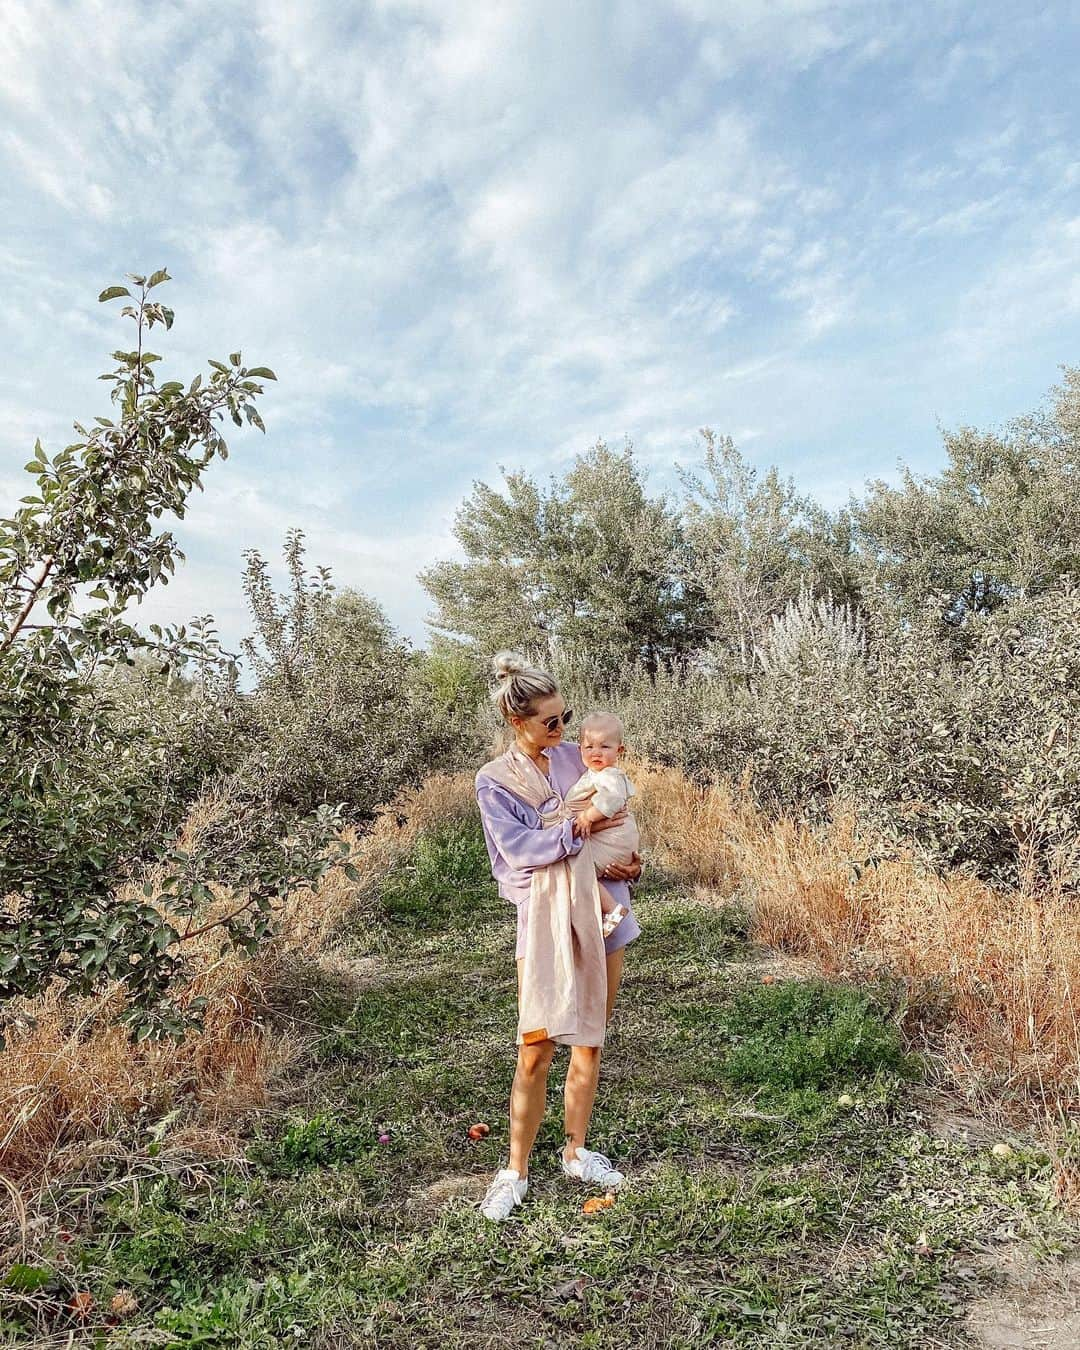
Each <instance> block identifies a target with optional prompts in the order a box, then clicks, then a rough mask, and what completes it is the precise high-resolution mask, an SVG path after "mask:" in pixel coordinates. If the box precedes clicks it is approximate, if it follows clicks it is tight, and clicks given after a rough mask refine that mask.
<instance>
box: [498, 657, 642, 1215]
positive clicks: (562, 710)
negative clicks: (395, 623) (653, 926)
mask: <svg viewBox="0 0 1080 1350" xmlns="http://www.w3.org/2000/svg"><path fill="white" fill-rule="evenodd" d="M494 667H495V673H496V676H497V678H498V684H497V687H496V688H495V689H494V690H493V692H492V699H493V700H494V701H495V703H496V705H497V707H498V708H499V711H500V712H501V713H502V716H503V718H504V719H505V721H506V722H507V723H508V724H509V725H510V726H511V727H512V728H513V730H514V745H513V746H512V747H511V748H510V750H509V751H507V754H506V756H501V757H500V758H499V759H497V760H493V761H492V762H491V763H490V764H488V765H485V766H484V768H483V769H481V770H480V772H479V773H478V774H477V776H476V798H477V801H478V803H479V805H480V817H481V820H482V822H483V826H484V838H485V840H486V842H487V848H488V855H489V856H490V858H491V870H492V873H493V875H494V877H495V879H496V881H497V882H498V883H499V893H500V894H501V895H502V896H504V897H505V898H506V899H507V900H510V901H511V902H512V903H513V904H515V905H516V906H517V949H516V952H515V959H516V961H517V969H518V998H519V1004H521V1003H522V1002H523V998H522V996H523V992H524V991H523V986H522V980H523V974H525V973H526V972H525V967H526V955H527V954H528V955H529V958H530V970H529V972H528V975H529V977H530V978H531V977H532V976H533V975H534V974H535V970H534V968H533V967H534V959H535V954H536V951H537V943H538V942H539V940H540V939H539V936H538V934H539V923H538V924H537V925H536V927H535V928H534V931H533V934H532V941H531V942H530V932H529V910H530V896H532V897H534V898H537V897H538V895H539V893H538V891H537V889H536V887H535V885H534V874H535V873H537V871H538V870H540V869H551V874H546V875H545V876H543V877H541V878H538V880H539V881H541V882H547V881H548V880H549V877H550V876H551V875H554V874H555V873H558V876H559V880H560V884H562V886H563V890H562V891H561V892H560V895H561V896H562V902H561V905H562V907H561V910H560V913H559V914H558V915H556V914H555V913H554V910H553V914H552V921H553V927H557V925H558V922H559V920H560V918H562V919H565V913H566V904H567V897H566V876H567V874H568V873H570V872H572V871H576V875H578V876H579V877H580V876H581V875H583V873H582V871H581V869H574V868H573V860H574V859H575V858H576V855H578V854H579V853H580V852H581V850H582V847H583V845H584V839H583V838H582V836H581V833H580V830H579V827H578V824H577V821H576V819H562V818H560V817H559V816H558V808H560V807H561V805H562V799H563V796H564V794H565V793H566V792H567V791H568V790H569V788H570V787H571V786H572V785H573V784H574V783H575V782H576V781H577V779H578V778H579V777H580V776H581V774H582V773H583V772H584V767H585V766H584V764H583V763H582V760H581V755H580V753H579V751H578V747H577V746H576V745H572V744H569V745H563V744H562V734H563V727H564V726H565V725H566V724H567V723H568V722H569V720H570V717H571V713H570V712H569V710H568V709H567V707H566V703H565V701H564V700H563V697H562V695H561V694H560V693H559V689H558V685H557V684H556V683H555V681H554V679H553V678H552V677H551V676H550V675H549V674H548V673H547V672H546V671H543V670H539V669H537V668H536V667H534V666H529V665H528V664H527V663H526V662H525V660H524V658H522V657H520V656H518V655H517V654H516V653H514V652H500V653H499V655H498V656H496V657H495V660H494ZM522 757H524V758H522ZM509 770H514V771H515V772H517V773H518V779H517V780H515V778H514V777H513V776H512V775H511V774H510V772H509ZM537 772H539V774H542V775H543V779H546V780H547V785H548V786H549V787H550V790H551V795H550V798H549V799H548V800H547V801H543V800H542V799H543V797H544V787H543V786H541V788H540V790H539V791H538V792H536V791H534V790H530V791H527V792H526V791H525V790H524V788H522V789H518V790H513V784H514V783H515V781H520V782H521V783H522V784H526V782H528V785H529V787H530V789H532V788H534V787H535V784H536V783H540V784H541V785H542V784H543V779H538V778H537V777H536V774H537ZM528 798H531V803H530V800H528ZM624 815H625V813H622V814H620V815H616V816H612V817H611V818H610V819H609V820H607V821H606V822H601V823H600V824H597V825H594V826H593V829H594V830H598V829H606V828H610V827H611V826H613V825H617V824H619V823H620V821H621V819H622V818H623V816H624ZM583 861H585V860H583ZM568 864H570V865H569V866H568ZM584 874H586V875H587V876H588V878H589V883H588V890H587V892H586V891H585V889H584V886H583V885H579V887H578V890H577V892H576V896H575V904H576V908H577V912H578V913H579V915H584V916H585V917H586V918H587V917H588V915H589V914H591V916H592V919H593V927H594V928H595V931H596V933H597V934H599V923H600V918H599V897H598V895H597V892H596V886H595V874H594V873H593V871H592V866H591V864H590V865H589V867H588V868H586V869H584ZM640 875H641V861H640V859H639V858H638V857H637V855H636V854H635V855H634V858H633V861H632V863H630V864H629V865H620V864H617V863H613V864H611V865H610V866H609V867H608V868H607V869H606V870H605V872H604V873H603V877H604V884H605V886H606V888H607V889H608V890H609V891H610V892H611V894H612V896H613V897H614V899H615V900H616V901H618V902H621V903H622V904H624V905H626V907H627V909H628V910H630V912H629V913H628V914H627V915H626V917H625V918H624V919H623V920H622V922H621V923H620V924H619V925H618V927H617V928H616V929H615V931H614V932H613V933H612V934H611V936H610V937H608V938H606V939H604V938H602V937H599V936H598V937H597V939H596V940H597V944H598V945H597V947H596V949H595V950H596V951H597V959H598V960H600V959H601V958H600V956H599V945H602V947H603V953H604V954H603V958H602V959H603V962H604V966H605V970H604V971H603V975H604V976H605V977H606V999H603V1000H602V1004H601V1007H600V1025H599V1032H597V1024H596V1022H589V1021H587V1020H586V1021H584V1022H583V1024H582V1026H581V1028H579V1029H578V1033H577V1034H574V1032H573V1031H572V1032H570V1033H569V1034H565V1035H559V1036H555V1035H554V1034H553V1035H552V1036H551V1037H548V1036H547V1033H546V1032H544V1031H538V1032H534V1033H532V1035H531V1036H530V1035H529V1034H528V1033H526V1034H525V1035H524V1037H523V1036H522V1033H521V1030H520V1027H519V1045H518V1061H517V1071H516V1073H515V1075H514V1082H513V1087H512V1089H511V1095H510V1160H509V1165H508V1166H507V1167H504V1168H502V1169H500V1171H499V1172H498V1174H497V1175H496V1177H495V1180H494V1181H493V1182H492V1184H491V1186H490V1188H489V1190H488V1193H487V1195H486V1196H485V1197H484V1201H483V1203H482V1205H481V1212H482V1213H483V1214H484V1215H485V1216H486V1217H487V1218H489V1219H493V1220H496V1221H498V1220H502V1219H505V1218H507V1217H508V1215H509V1214H510V1212H511V1210H512V1209H513V1208H514V1206H515V1205H520V1204H521V1202H522V1200H523V1199H524V1198H525V1192H526V1190H527V1189H528V1171H529V1154H530V1153H531V1151H532V1146H533V1143H534V1141H535V1139H536V1134H537V1131H538V1130H539V1128H540V1121H541V1119H542V1118H543V1115H544V1106H545V1097H546V1089H547V1075H548V1069H549V1068H550V1066H551V1061H552V1059H553V1058H554V1056H555V1049H556V1044H557V1042H560V1041H561V1042H562V1043H564V1044H570V1046H571V1052H570V1065H569V1068H568V1070H567V1074H566V1088H565V1118H566V1125H565V1135H566V1137H565V1144H564V1148H563V1153H562V1167H563V1172H564V1173H565V1174H566V1175H567V1176H569V1177H573V1178H575V1179H576V1180H579V1181H583V1182H586V1183H589V1184H593V1185H600V1186H604V1187H607V1188H614V1187H617V1186H619V1185H620V1184H621V1183H622V1181H623V1175H622V1173H621V1172H618V1171H616V1170H615V1169H614V1168H613V1167H612V1165H611V1163H610V1161H609V1160H608V1159H607V1158H605V1157H604V1156H603V1154H601V1153H593V1152H590V1150H588V1149H586V1148H585V1133H586V1130H587V1129H588V1125H589V1120H590V1118H591V1116H592V1109H593V1102H594V1100H595V1098H596V1084H597V1079H598V1076H599V1073H600V1049H601V1046H602V1044H603V1039H604V1037H603V1026H604V1024H606V1022H607V1021H608V1020H609V1019H610V1017H611V1010H612V1007H613V1006H614V1002H615V995H616V993H617V991H618V987H619V981H620V979H621V977H622V969H623V957H624V950H623V949H624V948H625V947H626V945H627V944H628V943H630V942H632V941H633V940H634V939H635V938H636V937H637V936H638V935H639V934H640V932H641V929H640V928H639V926H638V922H637V919H636V918H635V917H634V913H633V911H632V909H630V892H629V886H628V885H627V883H628V882H629V881H631V880H636V879H637V878H638V877H639V876H640ZM546 894H551V895H552V896H554V894H555V891H554V890H552V891H550V892H545V893H544V895H546ZM540 898H544V896H540ZM546 918H547V916H546V915H541V914H540V913H539V912H538V914H537V919H538V921H539V920H543V921H544V922H545V923H546ZM578 932H581V933H582V934H583V935H585V936H590V935H591V933H592V928H590V927H589V926H588V924H586V925H585V926H584V927H582V928H580V929H576V930H575V940H576V937H577V935H578ZM563 936H564V938H566V940H567V941H568V940H569V939H568V938H567V937H566V934H565V933H564V934H563ZM540 950H541V951H543V950H545V949H544V948H540ZM578 955H579V956H580V952H579V953H578ZM581 973H582V975H583V978H584V980H585V982H587V981H588V980H589V978H590V972H589V971H588V970H585V971H583V972H581ZM542 974H543V972H541V975H542ZM596 974H597V975H599V974H600V972H596ZM582 1040H584V1041H587V1042H590V1043H587V1044H581V1043H579V1042H580V1041H582Z"/></svg>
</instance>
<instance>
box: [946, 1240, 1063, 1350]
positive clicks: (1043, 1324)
mask: <svg viewBox="0 0 1080 1350" xmlns="http://www.w3.org/2000/svg"><path fill="white" fill-rule="evenodd" d="M987 1265H988V1268H989V1269H990V1270H991V1271H992V1273H993V1274H994V1275H995V1276H996V1277H997V1278H998V1279H1000V1280H1001V1281H1002V1287H1001V1289H1000V1290H999V1291H998V1292H996V1293H994V1294H991V1295H990V1296H989V1297H988V1298H984V1299H980V1300H979V1301H978V1302H977V1303H975V1304H973V1305H972V1307H971V1309H970V1311H969V1312H968V1317H967V1328H968V1331H969V1332H970V1333H971V1336H972V1340H973V1342H974V1344H975V1345H978V1346H982V1347H983V1348H984V1350H1014V1348H1015V1350H1019V1348H1021V1347H1022V1350H1076V1347H1077V1346H1080V1258H1077V1257H1073V1258H1071V1259H1070V1260H1067V1261H1060V1262H1055V1263H1047V1262H1037V1261H1036V1260H1035V1259H1034V1258H1033V1257H1031V1256H1029V1255H1027V1254H1026V1253H1022V1252H1018V1251H1007V1252H1003V1253H1001V1255H999V1256H994V1257H992V1258H990V1259H989V1261H988V1263H987Z"/></svg>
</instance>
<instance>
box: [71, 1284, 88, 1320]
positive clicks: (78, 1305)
mask: <svg viewBox="0 0 1080 1350" xmlns="http://www.w3.org/2000/svg"><path fill="white" fill-rule="evenodd" d="M93 1311H94V1296H93V1294H91V1293H90V1291H89V1290H87V1289H80V1290H79V1292H78V1293H77V1294H75V1295H74V1296H73V1297H72V1298H70V1299H69V1300H68V1312H70V1313H73V1314H74V1315H75V1316H76V1317H89V1316H90V1314H91V1313H92V1312H93Z"/></svg>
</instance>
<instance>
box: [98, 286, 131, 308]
mask: <svg viewBox="0 0 1080 1350" xmlns="http://www.w3.org/2000/svg"><path fill="white" fill-rule="evenodd" d="M130 294H131V292H130V291H129V290H128V288H127V287H126V286H108V287H106V289H105V290H103V291H102V292H101V294H100V295H99V296H98V304H101V303H102V301H104V300H118V299H119V298H120V296H122V295H130Z"/></svg>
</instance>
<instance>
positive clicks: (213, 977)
mask: <svg viewBox="0 0 1080 1350" xmlns="http://www.w3.org/2000/svg"><path fill="white" fill-rule="evenodd" d="M472 803H473V795H472V779H471V777H470V776H468V775H460V776H457V777H448V776H439V777H435V778H432V779H430V780H428V782H426V783H425V784H424V785H423V786H422V787H421V788H419V789H418V790H416V791H411V792H407V793H404V794H402V796H401V797H400V798H398V799H397V800H396V801H395V802H393V803H392V804H391V805H390V806H388V807H387V808H386V809H385V810H384V811H383V812H382V814H381V815H380V818H379V819H378V821H377V822H376V823H375V825H374V827H373V828H372V830H371V831H370V832H368V833H367V834H366V835H364V837H363V838H362V839H360V840H356V839H355V837H354V838H353V839H352V841H351V842H353V843H354V845H355V846H356V856H355V859H354V860H355V863H356V865H357V866H358V868H359V870H360V874H361V879H360V882H359V883H357V882H353V881H350V880H349V879H348V878H347V877H346V876H345V873H344V872H343V871H342V870H341V869H340V868H335V869H334V870H333V871H332V872H330V873H329V874H328V875H327V876H326V877H324V878H323V880H322V882H321V884H320V885H319V886H318V888H317V889H315V890H314V891H308V890H301V891H297V892H295V893H293V894H290V895H288V896H286V897H285V898H284V900H283V903H282V906H281V909H280V911H279V913H280V918H281V933H280V936H279V937H278V938H277V939H276V940H275V941H274V942H273V943H272V944H270V945H268V946H267V947H266V948H264V950H263V951H262V952H261V953H260V954H259V955H258V956H257V957H256V958H255V959H254V960H248V959H247V958H245V957H243V956H241V955H237V954H232V953H230V954H228V955H226V956H221V955H220V933H219V932H216V931H213V930H212V931H210V932H208V933H206V934H204V935H203V936H201V937H199V938H196V939H194V940H193V941H192V942H191V943H189V944H186V946H185V955H186V957H187V958H188V961H189V964H190V970H191V978H190V980H189V981H188V983H187V984H186V985H185V987H184V988H183V989H182V990H181V991H180V995H179V1000H178V1001H179V1002H181V1003H186V1002H187V1000H189V999H191V998H194V997H196V996H200V995H201V996H203V997H205V998H206V999H207V1000H208V1002H207V1007H206V1012H205V1017H204V1020H205V1030H204V1031H203V1032H201V1033H200V1034H198V1035H191V1036H188V1037H187V1038H186V1039H185V1040H184V1041H183V1042H182V1043H181V1044H179V1045H177V1044H174V1043H173V1042H171V1041H167V1042H163V1043H160V1044H146V1043H143V1044H142V1045H134V1044H133V1043H132V1042H131V1041H130V1039H129V1038H128V1036H127V1034H126V1032H125V1031H124V1030H123V1028H121V1027H118V1026H117V1025H116V1023H115V1016H116V1013H117V1011H118V1010H119V1000H120V997H121V995H120V993H119V991H118V990H117V989H115V988H114V989H112V990H108V991H106V992H105V993H103V994H101V995H100V996H98V997H95V998H89V999H81V1000H71V999H63V998H61V997H59V995H58V994H57V993H56V992H55V991H52V992H50V993H48V994H46V995H45V996H44V997H42V998H39V999H35V1000H32V1001H27V1002H25V1003H23V1004H22V1006H21V1007H20V1009H19V1012H20V1014H21V1017H20V1019H19V1020H20V1023H21V1026H22V1029H21V1030H15V1031H13V1033H12V1035H11V1037H10V1040H9V1045H8V1048H7V1050H6V1051H5V1052H4V1054H3V1056H2V1057H0V1182H3V1183H6V1188H7V1190H8V1196H9V1200H12V1196H13V1193H17V1192H18V1191H19V1190H20V1189H21V1190H22V1191H23V1192H29V1191H30V1190H32V1189H33V1188H34V1187H35V1186H36V1185H37V1184H40V1183H41V1182H43V1181H44V1179H45V1178H48V1179H49V1180H50V1181H55V1180H56V1179H57V1178H59V1177H63V1176H69V1175H71V1174H72V1173H73V1172H77V1171H80V1170H81V1169H82V1168H83V1167H84V1166H85V1164H86V1163H87V1161H88V1159H90V1158H91V1157H93V1156H96V1154H97V1152H98V1150H99V1145H100V1143H101V1141H109V1140H112V1139H113V1138H114V1136H115V1135H116V1133H117V1131H118V1129H119V1128H120V1127H121V1126H122V1125H123V1124H124V1123H125V1122H129V1121H131V1120H132V1119H134V1118H136V1117H138V1116H139V1115H140V1114H142V1116H144V1117H145V1118H146V1120H147V1124H150V1123H152V1122H153V1121H154V1120H157V1119H159V1118H160V1117H161V1116H163V1115H164V1114H165V1113H166V1112H168V1111H169V1110H171V1109H172V1108H174V1107H175V1106H177V1105H180V1106H181V1107H183V1108H185V1109H184V1111H183V1112H182V1114H183V1116H184V1119H183V1121H181V1122H179V1128H178V1129H177V1131H176V1132H175V1133H174V1134H173V1135H172V1140H173V1143H174V1144H176V1145H181V1146H184V1147H187V1148H189V1149H190V1150H192V1151H193V1152H200V1153H206V1154H215V1153H216V1154H219V1155H222V1156H225V1155H229V1154H231V1153H232V1151H233V1150H234V1147H235V1143H234V1137H233V1135H232V1133H231V1130H230V1127H231V1126H232V1125H234V1124H235V1122H236V1121H237V1119H238V1118H239V1117H241V1116H242V1115H243V1114H244V1113H245V1112H248V1111H250V1110H252V1109H253V1108H258V1107H261V1106H264V1105H265V1104H266V1100H267V1083H268V1081H269V1080H270V1079H271V1078H272V1076H273V1075H274V1074H275V1073H276V1072H277V1071H279V1070H280V1069H281V1068H282V1067H283V1066H284V1065H285V1064H286V1063H287V1062H288V1061H289V1059H290V1058H291V1057H292V1055H293V1054H294V1053H295V1049H296V1047H295V1042H294V1041H293V1039H292V1038H290V1037H289V1036H288V1035H287V1034H285V1033H282V1032H281V1031H279V1030H274V1029H271V1028H270V1026H269V1024H268V1020H267V1017H266V1012H267V1007H268V1003H269V1001H270V998H271V996H272V993H273V991H274V989H275V987H276V986H277V985H278V983H279V982H280V981H282V980H284V979H286V978H287V975H288V971H289V969H290V967H291V966H292V965H294V964H295V961H294V959H293V957H294V954H295V953H296V952H297V951H301V950H302V951H304V952H308V953H310V952H312V951H318V950H319V949H321V948H322V946H323V945H324V944H325V943H326V942H327V940H328V938H329V936H330V935H331V934H332V933H333V931H334V929H335V928H336V927H337V926H339V925H340V924H341V922H342V920H343V919H344V918H345V917H346V915H347V914H348V913H349V912H350V911H351V910H352V909H353V908H354V907H355V906H356V905H357V904H358V903H362V897H363V893H364V890H365V888H366V887H367V885H368V884H369V883H370V882H371V881H372V880H373V879H374V878H375V877H377V876H378V875H379V874H380V873H381V872H382V871H384V870H385V869H386V867H387V866H389V865H390V863H392V861H393V860H394V858H395V856H397V855H398V854H399V853H401V852H402V851H404V850H407V849H408V848H409V846H410V845H411V844H412V842H413V841H414V840H415V838H416V836H417V834H418V833H419V832H420V831H421V830H423V829H424V828H425V827H426V826H427V825H430V824H431V823H433V822H435V821H438V820H445V819H448V818H452V817H453V816H455V815H460V814H461V813H462V812H463V811H465V810H468V809H469V808H470V807H471V806H472ZM221 809H223V804H222V803H221V802H218V801H215V800H213V799H208V800H204V801H202V802H200V803H198V804H197V805H196V806H195V807H194V808H193V810H192V812H191V814H190V816H189V818H188V820H187V822H186V824H185V828H184V833H183V843H184V844H185V845H187V846H190V845H191V844H192V843H193V842H194V841H195V840H196V838H197V836H198V834H199V832H200V830H202V829H204V828H205V827H206V826H207V824H208V823H210V822H211V821H212V820H213V819H214V816H215V813H216V812H217V811H219V810H221ZM217 903H218V905H219V906H220V907H221V912H225V911H227V910H228V909H230V908H232V907H233V902H232V899H231V897H230V896H229V895H227V894H220V895H219V896H218V897H217ZM206 917H207V919H209V918H212V917H213V912H211V913H210V914H209V915H207V916H206ZM13 1188H14V1192H13ZM12 1202H13V1203H15V1207H16V1209H18V1202H16V1201H12Z"/></svg>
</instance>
